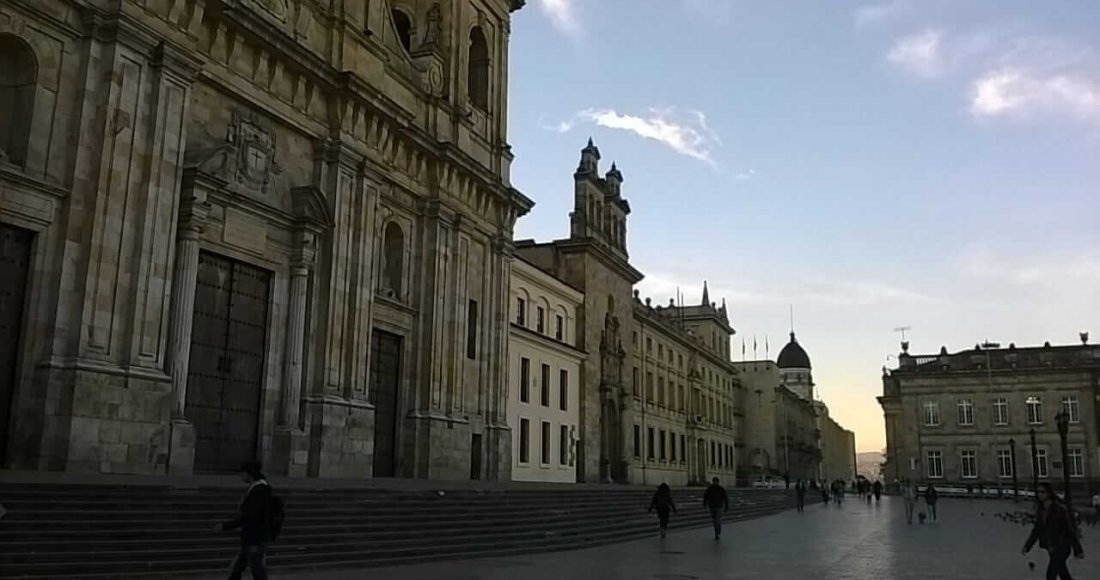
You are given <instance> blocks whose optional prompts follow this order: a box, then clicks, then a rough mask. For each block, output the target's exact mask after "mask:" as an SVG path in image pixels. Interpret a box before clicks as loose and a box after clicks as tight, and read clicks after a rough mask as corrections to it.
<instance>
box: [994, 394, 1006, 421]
mask: <svg viewBox="0 0 1100 580" xmlns="http://www.w3.org/2000/svg"><path fill="white" fill-rule="evenodd" d="M993 424H994V425H1008V399H1006V398H1004V397H999V398H996V399H994V400H993Z"/></svg>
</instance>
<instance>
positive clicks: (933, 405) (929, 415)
mask: <svg viewBox="0 0 1100 580" xmlns="http://www.w3.org/2000/svg"><path fill="white" fill-rule="evenodd" d="M924 424H925V425H926V426H928V427H935V426H937V425H939V424H940V404H939V403H938V402H936V401H925V402H924Z"/></svg>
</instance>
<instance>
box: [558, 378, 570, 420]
mask: <svg viewBox="0 0 1100 580" xmlns="http://www.w3.org/2000/svg"><path fill="white" fill-rule="evenodd" d="M558 408H559V409H561V410H562V411H568V410H569V371H567V370H565V369H562V370H560V371H558Z"/></svg>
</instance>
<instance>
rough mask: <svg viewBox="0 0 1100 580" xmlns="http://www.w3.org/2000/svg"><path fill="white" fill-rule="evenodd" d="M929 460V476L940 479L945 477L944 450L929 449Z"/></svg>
mask: <svg viewBox="0 0 1100 580" xmlns="http://www.w3.org/2000/svg"><path fill="white" fill-rule="evenodd" d="M927 461H928V478H929V479H938V478H940V477H943V452H942V451H929V452H928V455H927Z"/></svg>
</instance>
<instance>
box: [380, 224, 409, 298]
mask: <svg viewBox="0 0 1100 580" xmlns="http://www.w3.org/2000/svg"><path fill="white" fill-rule="evenodd" d="M404 274H405V232H403V231H401V226H399V225H397V223H396V222H390V223H388V224H386V230H385V231H384V232H383V234H382V291H383V293H384V294H385V295H386V296H389V297H391V298H398V299H400V298H401V290H402V284H401V281H402V279H403V278H404Z"/></svg>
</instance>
